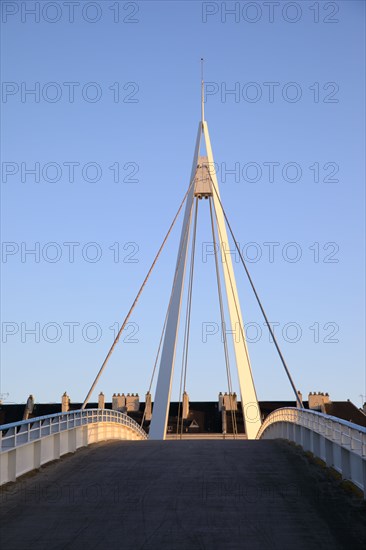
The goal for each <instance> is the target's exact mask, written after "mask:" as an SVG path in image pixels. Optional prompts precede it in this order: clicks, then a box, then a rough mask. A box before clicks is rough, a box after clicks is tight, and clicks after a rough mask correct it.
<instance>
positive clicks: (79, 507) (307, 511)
mask: <svg viewBox="0 0 366 550" xmlns="http://www.w3.org/2000/svg"><path fill="white" fill-rule="evenodd" d="M364 510H365V508H364V505H363V504H362V503H361V502H360V501H357V500H353V498H352V497H348V496H347V495H346V494H345V493H344V492H343V490H341V489H340V488H338V487H337V486H336V484H335V483H334V482H332V481H330V480H329V479H328V477H327V476H326V475H325V473H324V472H323V470H322V469H321V468H320V467H318V466H315V465H312V464H309V462H308V461H307V459H305V458H304V457H303V455H302V453H300V452H299V451H298V450H297V449H295V448H294V447H292V446H290V445H289V444H287V443H285V442H277V441H167V442H156V441H144V442H123V441H121V442H110V443H105V444H98V445H95V446H92V447H90V448H88V449H83V450H81V451H79V452H77V453H76V454H75V455H72V456H68V457H65V458H63V459H62V460H60V461H58V462H56V463H54V464H52V465H49V466H47V467H45V468H43V469H42V470H41V471H40V472H37V473H34V474H30V475H28V476H26V477H25V478H23V479H20V480H19V481H18V482H17V483H15V484H13V485H11V486H8V487H7V488H6V489H3V490H2V493H1V524H0V525H1V527H0V543H1V547H2V548H4V549H5V548H6V549H7V550H13V549H19V550H20V549H24V548H36V549H37V550H53V549H55V550H56V549H57V550H58V549H67V550H71V549H73V550H81V549H83V548H86V549H87V550H92V549H108V550H112V549H114V548H116V549H117V548H118V549H123V550H130V549H131V550H132V549H134V550H135V549H149V550H165V549H166V550H178V549H179V550H196V549H197V550H198V549H205V550H215V549H220V550H221V549H222V550H231V549H232V550H237V549H249V550H251V549H253V550H254V549H261V550H267V549H268V550H276V549H278V550H290V549H291V550H292V549H294V550H295V549H296V550H302V549H307V550H308V549H309V550H313V549H315V548H319V549H320V548H321V549H322V550H327V549H329V550H337V549H341V548H342V549H343V548H344V549H345V548H352V549H353V550H357V549H359V548H366V534H365V526H364V525H365V524H364V523H362V521H363V519H364V518H363V517H362V515H363V514H364Z"/></svg>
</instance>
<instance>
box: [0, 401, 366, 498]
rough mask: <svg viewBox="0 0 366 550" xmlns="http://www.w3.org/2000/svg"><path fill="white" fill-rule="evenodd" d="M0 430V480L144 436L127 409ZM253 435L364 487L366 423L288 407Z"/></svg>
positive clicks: (42, 420)
mask: <svg viewBox="0 0 366 550" xmlns="http://www.w3.org/2000/svg"><path fill="white" fill-rule="evenodd" d="M0 430H1V431H0V483H1V484H4V483H8V482H11V481H15V480H16V479H17V478H18V477H19V476H22V475H23V474H25V473H28V472H30V471H32V470H36V469H38V468H40V467H41V466H43V465H44V464H47V463H48V462H51V461H54V460H57V459H59V458H60V457H62V456H63V455H65V454H68V453H72V452H75V451H76V450H77V449H80V448H81V447H86V446H88V445H90V444H92V443H98V442H102V441H110V440H114V439H117V440H135V441H142V440H146V439H147V438H148V436H147V434H146V432H145V431H144V430H143V429H142V428H141V427H140V426H139V425H138V424H137V423H136V422H135V421H134V420H133V419H131V418H130V417H129V416H128V415H126V414H123V413H120V412H118V411H113V410H107V409H83V410H79V411H73V412H67V413H59V414H55V415H48V416H44V417H39V418H33V419H30V420H26V421H21V422H17V423H13V424H6V425H3V426H0ZM217 435H218V436H219V434H217ZM222 437H223V436H222ZM256 439H257V440H258V439H285V440H288V441H291V442H294V443H296V444H298V445H301V446H302V448H303V449H304V450H305V451H310V452H311V453H312V454H313V455H314V456H315V457H317V458H319V459H321V460H322V461H323V462H324V463H325V464H326V465H327V466H328V467H332V468H334V470H336V471H337V472H338V473H339V474H340V475H341V476H342V477H343V478H344V479H347V480H349V481H351V482H352V483H354V485H356V486H357V487H358V488H359V489H360V490H361V491H363V492H364V493H365V489H366V428H363V427H362V426H358V425H356V424H353V423H351V422H347V421H345V420H341V419H339V418H335V417H332V416H329V415H326V414H323V413H319V412H316V411H309V410H307V409H299V408H291V407H288V408H282V409H277V410H276V411H274V412H273V413H271V414H270V415H269V416H268V417H267V418H266V420H265V422H264V423H263V424H262V425H261V427H260V429H259V431H258V433H257V437H256ZM252 443H253V442H251V441H248V442H247V443H246V444H247V445H250V444H252ZM165 444H166V443H165Z"/></svg>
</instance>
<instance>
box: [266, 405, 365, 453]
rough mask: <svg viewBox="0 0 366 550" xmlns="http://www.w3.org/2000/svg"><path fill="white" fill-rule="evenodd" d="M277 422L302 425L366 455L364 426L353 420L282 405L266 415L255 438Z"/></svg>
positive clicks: (342, 445)
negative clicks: (349, 420) (282, 406)
mask: <svg viewBox="0 0 366 550" xmlns="http://www.w3.org/2000/svg"><path fill="white" fill-rule="evenodd" d="M277 422H288V423H291V424H296V425H298V426H303V427H305V428H308V429H310V430H312V431H313V432H315V433H318V434H320V435H322V436H324V437H325V438H326V439H329V440H330V441H333V442H335V443H338V445H340V446H341V447H344V448H346V449H348V450H351V451H352V452H354V453H356V454H358V455H360V456H361V457H366V428H364V427H363V426H359V425H358V424H354V423H353V422H348V421H347V420H343V419H341V418H337V417H335V416H331V415H328V414H324V413H321V412H318V411H311V410H308V409H300V408H297V407H284V408H281V409H277V410H275V411H273V412H272V413H271V414H270V415H269V416H267V418H266V420H265V421H264V422H263V424H262V426H261V427H260V429H259V431H258V433H257V436H256V439H261V437H262V436H263V434H264V432H265V431H266V430H267V429H268V428H269V427H270V426H271V425H273V424H275V423H277Z"/></svg>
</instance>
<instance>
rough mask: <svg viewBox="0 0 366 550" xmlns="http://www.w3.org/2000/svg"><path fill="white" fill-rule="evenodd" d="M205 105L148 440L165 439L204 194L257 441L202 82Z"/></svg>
mask: <svg viewBox="0 0 366 550" xmlns="http://www.w3.org/2000/svg"><path fill="white" fill-rule="evenodd" d="M201 107H202V111H201V112H202V120H201V121H200V123H199V126H198V134H197V140H196V147H195V151H194V156H193V165H192V173H191V180H190V192H189V194H188V196H187V202H186V209H185V214H184V220H183V227H182V234H181V239H180V245H179V250H178V258H177V264H176V271H175V276H174V283H173V290H172V297H171V304H170V308H169V312H168V318H167V324H166V330H165V335H164V343H163V347H162V353H161V359H160V368H159V375H158V381H157V386H156V393H155V399H154V408H153V415H152V421H151V425H150V433H149V438H150V439H159V440H162V439H165V438H166V429H167V421H168V414H169V405H170V395H171V388H172V380H173V372H174V362H175V353H176V347H177V339H178V332H179V320H180V311H181V304H182V297H183V290H184V275H185V270H186V260H187V251H188V243H189V236H190V227H191V218H192V206H193V202H194V199H195V196H202V195H206V196H212V199H213V202H214V209H215V213H216V221H217V233H218V244H219V246H220V251H221V259H222V266H223V273H224V281H225V290H226V297H227V303H228V309H229V317H230V324H231V329H232V335H233V345H234V350H235V360H236V366H237V370H238V379H239V387H240V394H241V403H242V409H243V418H244V422H245V431H246V434H247V437H248V439H255V437H256V435H257V433H258V430H259V428H260V426H261V418H260V411H259V407H258V400H257V396H256V392H255V387H254V382H253V376H252V370H251V366H250V360H249V354H248V349H247V344H246V340H245V333H244V328H243V327H244V325H243V319H242V314H241V309H240V302H239V297H238V291H237V287H236V281H235V275H234V269H233V264H232V261H231V255H230V251H229V246H228V237H227V232H226V225H225V219H224V215H223V212H222V208H221V204H220V191H219V185H218V182H217V178H216V172H215V168H214V166H215V164H214V158H213V154H212V148H211V141H210V136H209V132H208V126H207V122H206V121H205V120H204V97H203V81H202V99H201ZM202 137H203V140H204V144H205V149H206V156H200V146H201V139H202ZM204 172H206V174H207V178H205V177H204ZM223 330H224V327H223ZM238 332H239V336H240V337H239V338H236V336H235V335H237V334H238Z"/></svg>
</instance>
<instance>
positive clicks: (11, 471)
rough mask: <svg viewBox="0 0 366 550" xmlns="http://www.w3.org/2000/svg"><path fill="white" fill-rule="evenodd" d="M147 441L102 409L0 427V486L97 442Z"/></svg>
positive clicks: (130, 425) (127, 421)
mask: <svg viewBox="0 0 366 550" xmlns="http://www.w3.org/2000/svg"><path fill="white" fill-rule="evenodd" d="M110 439H133V440H145V439H147V434H146V432H145V431H144V430H143V429H142V428H141V427H140V426H139V425H138V424H137V422H135V421H134V420H133V419H132V418H130V417H129V416H127V415H126V414H123V413H120V412H118V411H112V410H106V409H85V410H78V411H70V412H66V413H58V414H52V415H47V416H40V417H38V418H31V419H29V420H23V421H21V422H14V423H12V424H3V425H0V485H2V484H3V483H7V482H9V481H15V480H16V478H17V477H19V476H20V475H23V474H25V473H27V472H30V471H32V470H34V469H37V468H40V467H41V466H42V465H43V464H46V463H47V462H50V461H52V460H57V459H58V458H60V457H61V456H62V455H64V454H67V453H70V452H75V451H76V450H77V449H79V448H80V447H85V446H87V445H89V444H91V443H96V442H98V441H106V440H110Z"/></svg>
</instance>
